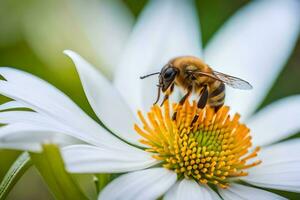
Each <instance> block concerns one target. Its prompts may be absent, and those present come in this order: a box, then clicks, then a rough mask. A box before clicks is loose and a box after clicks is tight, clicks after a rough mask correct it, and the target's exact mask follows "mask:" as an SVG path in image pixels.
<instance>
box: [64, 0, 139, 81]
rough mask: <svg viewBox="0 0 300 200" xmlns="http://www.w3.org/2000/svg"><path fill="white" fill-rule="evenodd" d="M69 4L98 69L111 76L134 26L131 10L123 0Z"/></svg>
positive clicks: (71, 2) (72, 2) (74, 2)
mask: <svg viewBox="0 0 300 200" xmlns="http://www.w3.org/2000/svg"><path fill="white" fill-rule="evenodd" d="M68 3H69V5H70V8H72V9H73V10H72V11H74V12H75V13H76V14H77V16H78V18H77V19H79V21H80V22H81V23H80V24H79V25H81V27H82V31H83V32H84V33H85V35H86V36H87V39H88V41H89V42H90V44H91V46H92V48H93V50H94V51H95V52H96V55H97V56H98V59H99V60H100V61H101V63H102V65H101V69H104V71H105V72H107V73H108V74H109V75H110V76H111V75H113V73H114V69H115V68H116V66H117V64H118V62H119V61H120V58H121V55H122V52H123V48H124V47H125V43H126V42H127V39H128V37H129V35H130V32H131V30H132V27H133V22H134V18H133V16H132V14H131V12H130V11H129V9H128V8H127V7H126V5H125V3H124V2H122V1H110V0H101V1H100V2H99V1H95V0H92V1H87V2H86V1H81V0H75V1H68Z"/></svg>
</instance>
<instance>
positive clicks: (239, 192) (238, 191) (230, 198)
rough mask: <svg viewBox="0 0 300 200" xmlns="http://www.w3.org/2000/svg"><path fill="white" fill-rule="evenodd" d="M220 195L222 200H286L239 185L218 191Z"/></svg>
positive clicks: (232, 185)
mask: <svg viewBox="0 0 300 200" xmlns="http://www.w3.org/2000/svg"><path fill="white" fill-rule="evenodd" d="M218 191H219V193H220V195H221V196H222V198H223V199H224V200H252V199H253V198H254V197H255V199H256V200H283V199H286V198H284V197H281V196H279V195H277V194H274V193H271V192H268V191H265V190H261V189H257V188H254V187H248V186H244V185H240V184H231V185H230V187H229V188H227V189H218Z"/></svg>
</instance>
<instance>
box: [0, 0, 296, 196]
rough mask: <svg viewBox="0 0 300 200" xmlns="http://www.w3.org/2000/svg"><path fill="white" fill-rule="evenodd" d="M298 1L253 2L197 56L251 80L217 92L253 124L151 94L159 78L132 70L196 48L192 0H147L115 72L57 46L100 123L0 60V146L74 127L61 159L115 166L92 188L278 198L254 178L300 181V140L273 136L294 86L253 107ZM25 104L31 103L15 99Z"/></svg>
mask: <svg viewBox="0 0 300 200" xmlns="http://www.w3.org/2000/svg"><path fill="white" fill-rule="evenodd" d="M298 7H299V3H298V2H297V1H292V0H289V1H272V3H270V1H254V2H251V3H250V4H249V5H247V6H246V7H244V8H242V9H241V10H240V11H238V12H237V14H235V15H234V16H233V17H232V19H230V20H229V21H228V22H227V23H226V24H225V25H224V27H223V28H222V29H221V30H220V31H219V33H218V34H217V35H216V36H215V37H214V38H213V40H212V41H211V42H210V43H209V45H208V46H207V48H205V49H204V59H205V60H206V62H208V63H209V64H211V63H213V64H211V65H212V66H216V67H214V68H216V69H217V70H219V71H222V72H225V73H229V74H232V75H238V76H239V77H242V78H245V79H247V80H249V81H251V83H253V85H254V90H253V92H251V93H249V94H247V93H243V94H242V92H241V91H238V92H236V91H230V90H228V92H227V94H228V95H227V96H228V98H227V101H226V104H228V105H232V107H233V110H241V115H242V116H244V121H245V122H246V124H249V126H250V128H251V129H252V130H251V132H250V130H249V128H248V127H247V125H245V124H244V123H242V122H241V120H240V115H239V114H231V112H229V107H227V106H224V107H222V109H220V110H219V111H218V112H217V113H215V112H214V111H213V110H212V109H210V108H209V107H206V108H205V109H203V110H200V109H198V108H197V107H196V104H195V102H193V101H190V102H189V101H187V102H185V104H184V105H182V106H181V105H178V104H177V103H170V102H169V101H166V102H165V103H164V105H163V107H159V106H150V105H151V104H152V102H153V98H155V95H153V94H155V93H154V89H155V84H154V81H156V80H154V79H149V80H145V81H141V80H139V79H138V77H139V76H140V75H143V74H146V73H147V72H149V71H152V70H153V71H156V70H159V69H160V68H161V66H163V64H164V63H166V62H167V61H168V60H169V59H170V58H172V57H175V56H179V55H194V56H198V57H202V48H201V46H200V44H201V40H200V33H199V30H200V29H199V28H198V24H199V23H198V21H197V13H196V11H195V8H194V3H193V1H150V2H149V4H148V5H147V6H146V8H145V10H144V11H143V12H142V14H141V16H140V18H139V20H138V22H137V24H136V25H135V28H134V30H133V32H132V35H131V37H130V39H129V41H128V44H127V47H126V49H125V52H124V53H123V57H122V59H121V61H120V64H119V66H118V68H117V69H118V70H117V71H116V73H115V79H114V81H113V83H111V82H109V81H108V80H107V79H106V78H105V77H104V76H103V75H102V74H101V73H99V72H98V71H97V70H96V68H95V67H93V66H91V65H90V64H89V63H88V62H87V61H86V60H84V59H83V58H82V57H81V56H80V55H78V54H77V53H75V52H73V51H70V50H67V51H65V54H67V55H68V56H69V57H70V58H71V59H72V60H73V62H74V63H75V66H76V68H77V71H78V73H79V76H80V79H81V81H82V85H83V88H84V91H85V93H86V96H87V98H88V100H89V103H90V105H91V106H92V108H93V110H94V112H95V113H96V115H97V116H98V117H99V119H100V120H101V122H102V123H103V124H104V125H105V128H103V127H102V126H101V125H100V124H98V123H97V122H95V121H94V120H92V119H91V118H90V117H89V116H88V115H86V114H85V113H84V112H83V111H82V110H81V109H80V108H79V107H78V106H77V105H75V104H74V103H73V102H72V101H71V100H70V99H69V98H68V97H67V96H66V95H64V94H63V93H62V92H60V91H59V90H57V89H56V88H54V87H53V86H51V85H50V84H48V83H46V82H44V81H43V80H41V79H39V78H37V77H35V76H33V75H30V74H28V73H25V72H22V71H18V70H15V69H12V68H0V74H1V76H2V77H3V78H4V80H1V81H0V93H1V94H3V95H5V96H7V97H9V98H12V99H13V101H11V102H8V103H5V104H3V105H1V107H0V109H1V110H3V112H1V113H0V122H1V123H3V124H7V125H5V126H3V127H1V129H0V147H1V148H12V149H23V150H29V151H40V150H41V144H42V143H43V142H45V141H49V140H52V139H55V140H56V141H57V142H61V141H64V140H61V139H59V138H57V136H61V135H67V136H69V137H71V138H73V139H74V140H75V139H76V141H73V142H78V143H80V144H71V145H70V144H69V145H67V146H65V147H62V149H61V151H62V156H63V158H64V161H65V164H66V168H67V169H68V171H70V172H73V173H124V174H122V175H120V176H119V177H117V178H116V179H114V180H113V181H112V182H111V183H109V184H108V185H107V186H106V187H105V188H104V189H103V191H102V192H101V193H100V195H99V199H157V198H159V197H162V196H163V198H164V199H221V198H223V199H251V198H252V197H253V194H255V198H258V199H284V198H283V197H280V196H278V195H276V194H274V193H271V192H268V191H266V190H263V189H259V188H257V187H253V186H259V187H262V188H272V189H278V190H285V191H292V192H299V191H300V189H299V188H300V182H299V180H300V177H299V174H300V173H299V169H300V167H299V166H300V159H299V158H300V157H299V152H300V140H299V139H294V140H289V141H285V142H278V141H279V140H281V139H283V138H285V137H288V136H290V135H291V134H293V133H295V132H296V131H298V130H299V128H300V127H299V123H298V121H299V116H300V115H299V110H300V109H299V107H300V97H299V96H293V97H287V98H285V99H282V100H280V101H279V102H275V103H272V104H271V105H269V106H268V107H266V108H263V109H262V110H261V111H259V112H258V113H256V114H253V111H254V110H255V108H256V107H255V106H257V105H258V102H259V101H260V100H262V98H263V97H264V94H266V91H267V90H268V89H269V88H270V85H271V84H272V82H273V81H274V78H275V76H276V75H277V74H278V73H279V72H280V69H281V68H282V66H283V64H284V62H285V61H286V60H287V58H288V56H289V54H290V52H291V49H292V48H293V44H294V43H295V41H296V39H297V35H298V32H299V19H300V18H299V13H298ZM275 46H276V48H274V47H275ZM254 61H255V62H254ZM217 62H220V63H219V64H218V63H217ZM155 67H157V68H155ZM218 67H222V68H219V69H218ZM262 78H263V79H262ZM235 95H236V96H235ZM173 98H175V100H176V94H175V95H173ZM177 101H178V100H176V101H175V102H177ZM24 107H25V108H29V109H30V110H18V109H17V108H24ZM149 108H150V110H149ZM136 112H137V115H136V114H135V113H136ZM173 113H177V114H176V115H177V117H176V119H175V120H172V119H171V116H172V114H173ZM232 113H234V112H232ZM286 113H288V114H289V116H290V117H289V119H287V118H286ZM195 116H197V117H195ZM250 116H251V117H250ZM275 142H278V143H276V144H273V143H275ZM241 181H243V182H246V183H248V184H247V185H245V184H242V182H241ZM212 188H213V189H212Z"/></svg>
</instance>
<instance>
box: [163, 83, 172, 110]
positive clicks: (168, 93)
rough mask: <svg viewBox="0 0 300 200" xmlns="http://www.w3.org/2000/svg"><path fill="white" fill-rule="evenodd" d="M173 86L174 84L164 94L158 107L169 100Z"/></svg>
mask: <svg viewBox="0 0 300 200" xmlns="http://www.w3.org/2000/svg"><path fill="white" fill-rule="evenodd" d="M174 86H175V84H174V83H173V84H172V85H171V86H170V89H169V90H168V91H167V92H166V95H165V97H164V99H163V101H162V102H161V104H160V106H162V105H164V103H165V101H166V100H168V99H169V96H170V94H172V93H173V91H174Z"/></svg>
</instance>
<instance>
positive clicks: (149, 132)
mask: <svg viewBox="0 0 300 200" xmlns="http://www.w3.org/2000/svg"><path fill="white" fill-rule="evenodd" d="M171 108H172V109H171ZM171 108H170V105H169V101H168V100H166V101H165V102H164V105H163V110H162V108H161V107H159V106H157V105H154V106H153V107H152V108H151V110H150V112H149V113H148V114H147V118H148V120H146V119H145V118H144V116H143V115H142V113H141V111H138V116H139V118H140V120H141V122H142V126H143V127H142V128H141V127H139V126H138V125H136V124H135V125H134V129H135V130H136V132H137V133H138V134H140V135H141V136H142V137H143V139H142V140H141V142H142V143H143V144H145V145H147V146H148V147H149V148H148V149H146V151H148V152H152V153H153V154H154V156H153V157H154V158H155V159H157V160H160V161H162V166H163V167H165V168H167V169H170V170H174V171H175V172H176V173H177V174H178V176H179V177H182V178H190V179H194V180H196V181H197V182H198V183H201V184H207V183H210V184H214V185H218V186H220V187H222V188H226V187H228V186H229V184H230V180H231V179H230V178H233V177H241V176H247V175H248V173H247V171H245V170H247V169H248V168H251V167H255V166H256V165H258V164H260V163H261V161H260V160H255V161H253V162H250V160H253V159H254V158H255V157H256V156H257V153H258V152H259V150H260V148H259V147H257V148H255V149H254V151H253V152H250V153H249V149H250V148H251V146H252V143H251V136H250V130H249V128H248V127H247V126H246V125H244V124H241V123H240V122H239V119H240V115H239V114H235V115H234V116H233V117H232V118H231V117H230V115H229V108H228V107H226V106H223V107H222V108H220V109H219V110H218V111H217V112H215V110H214V109H213V108H210V107H209V106H206V107H205V108H204V109H199V108H198V107H197V104H196V102H195V101H193V102H192V103H190V102H189V101H188V100H187V101H185V103H184V104H183V105H180V104H177V103H175V104H173V105H172V107H171ZM172 115H175V116H176V117H175V119H172Z"/></svg>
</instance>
